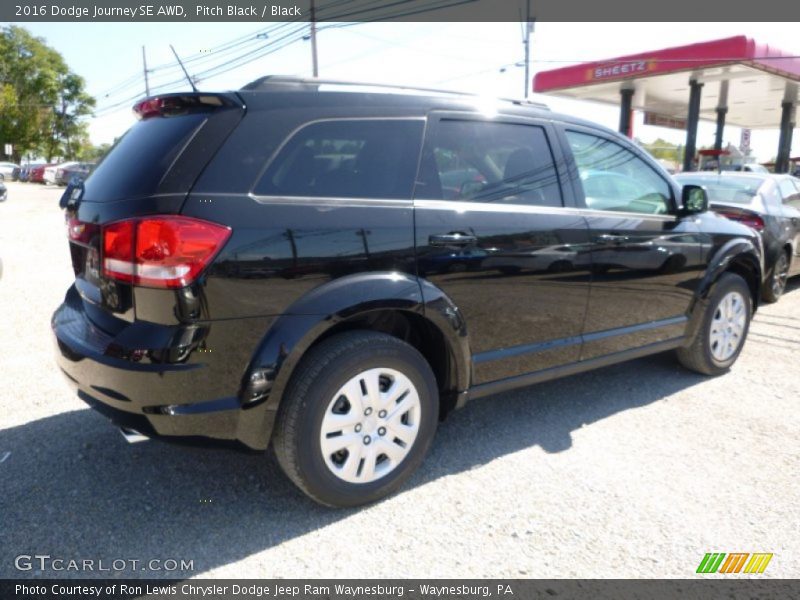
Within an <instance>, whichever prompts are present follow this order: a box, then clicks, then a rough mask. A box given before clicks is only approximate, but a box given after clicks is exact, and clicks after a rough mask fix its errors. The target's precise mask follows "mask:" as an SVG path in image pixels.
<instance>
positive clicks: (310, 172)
mask: <svg viewBox="0 0 800 600" xmlns="http://www.w3.org/2000/svg"><path fill="white" fill-rule="evenodd" d="M423 125H424V123H423V121H421V120H419V121H411V120H394V121H392V120H386V121H378V120H349V121H324V122H320V123H312V124H310V125H308V126H307V127H304V128H303V129H301V130H300V131H298V132H297V133H296V134H295V135H294V136H293V137H292V138H291V139H290V140H289V142H288V143H287V144H286V145H285V146H284V147H283V148H282V149H281V151H280V152H279V154H278V156H277V157H276V158H275V160H274V161H273V162H272V163H271V164H270V166H269V168H268V169H267V171H266V173H264V176H263V177H262V178H261V180H260V181H259V182H258V184H257V185H256V187H255V193H256V194H263V195H269V196H311V197H326V196H327V197H333V198H342V197H344V198H401V199H402V198H407V199H410V198H411V191H412V189H413V187H414V176H415V175H416V171H417V161H418V159H419V149H420V146H421V144H422V129H423Z"/></svg>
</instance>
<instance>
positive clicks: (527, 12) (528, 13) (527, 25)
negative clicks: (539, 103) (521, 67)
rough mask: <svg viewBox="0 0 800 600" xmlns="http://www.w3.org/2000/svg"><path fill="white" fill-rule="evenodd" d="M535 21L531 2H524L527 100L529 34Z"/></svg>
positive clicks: (529, 51) (526, 92)
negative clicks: (532, 16) (532, 17)
mask: <svg viewBox="0 0 800 600" xmlns="http://www.w3.org/2000/svg"><path fill="white" fill-rule="evenodd" d="M534 22H535V20H532V19H531V0H525V39H524V41H523V43H524V44H525V99H527V98H528V93H529V92H530V88H531V82H530V73H531V33H533V25H534Z"/></svg>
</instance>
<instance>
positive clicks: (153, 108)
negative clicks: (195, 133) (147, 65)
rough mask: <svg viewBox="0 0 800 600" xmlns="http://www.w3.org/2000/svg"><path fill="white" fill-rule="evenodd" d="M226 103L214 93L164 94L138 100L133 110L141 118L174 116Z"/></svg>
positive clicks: (207, 109) (208, 109) (203, 110)
mask: <svg viewBox="0 0 800 600" xmlns="http://www.w3.org/2000/svg"><path fill="white" fill-rule="evenodd" d="M224 104H225V101H224V100H223V98H222V97H220V96H215V95H213V94H164V95H161V96H152V97H150V98H145V99H144V100H142V101H140V102H137V103H136V104H134V105H133V112H134V113H135V114H136V116H137V118H139V119H148V118H150V117H174V116H179V115H185V114H188V113H191V112H205V111H210V110H213V109H215V108H219V107H221V106H223V105H224Z"/></svg>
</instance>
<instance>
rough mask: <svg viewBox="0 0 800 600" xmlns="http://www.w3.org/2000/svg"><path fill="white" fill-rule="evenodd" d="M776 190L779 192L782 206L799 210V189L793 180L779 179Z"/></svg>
mask: <svg viewBox="0 0 800 600" xmlns="http://www.w3.org/2000/svg"><path fill="white" fill-rule="evenodd" d="M778 188H779V189H780V191H781V197H782V198H783V203H784V204H788V205H790V206H794V207H795V208H800V188H798V186H797V184H796V182H795V181H794V180H792V179H791V178H789V177H787V178H785V179H781V180H780V182H779V183H778Z"/></svg>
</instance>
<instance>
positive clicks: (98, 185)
mask: <svg viewBox="0 0 800 600" xmlns="http://www.w3.org/2000/svg"><path fill="white" fill-rule="evenodd" d="M205 120H206V116H205V115H202V114H193V115H184V116H180V117H172V118H162V117H156V118H150V119H145V120H144V121H140V122H138V123H136V124H135V125H134V126H133V127H131V128H130V129H129V130H128V131H127V133H125V135H123V136H122V138H121V139H120V140H119V141H118V142H117V143H116V145H115V146H114V148H112V149H111V151H110V152H109V153H108V155H106V157H105V158H104V159H103V160H102V161H101V162H100V164H99V165H97V168H96V169H95V170H94V172H93V173H92V175H91V177H89V178H88V179H87V180H86V182H85V184H84V189H85V191H84V195H83V197H84V199H85V200H88V201H93V202H108V201H112V200H121V199H122V198H135V197H137V196H145V195H149V194H153V193H155V192H156V191H157V189H158V184H159V183H160V182H161V180H162V178H163V177H164V175H165V174H166V172H167V170H168V169H169V168H170V166H171V165H172V164H173V162H174V161H175V159H176V158H177V157H178V156H179V155H180V153H181V151H182V150H183V149H184V147H185V146H186V144H187V143H188V142H189V140H191V139H192V136H193V135H194V134H195V132H196V131H197V130H198V129H199V128H200V127H201V126H202V124H203V123H204V122H205Z"/></svg>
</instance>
